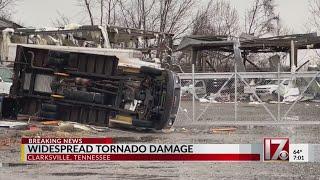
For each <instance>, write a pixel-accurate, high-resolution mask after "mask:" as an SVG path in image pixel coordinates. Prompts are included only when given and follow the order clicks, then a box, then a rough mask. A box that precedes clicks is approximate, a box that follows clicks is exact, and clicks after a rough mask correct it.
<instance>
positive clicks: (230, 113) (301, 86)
mask: <svg viewBox="0 0 320 180" xmlns="http://www.w3.org/2000/svg"><path fill="white" fill-rule="evenodd" d="M193 72H194V71H193ZM179 76H180V79H181V86H182V89H181V91H182V92H181V103H180V108H179V112H178V117H177V124H179V125H182V126H183V125H187V124H208V125H214V124H226V125H227V124H230V125H232V124H236V123H241V124H252V123H267V124H268V123H270V124H279V123H293V124H299V123H308V124H319V123H320V121H319V120H320V72H319V71H313V72H296V73H290V72H280V71H278V72H237V71H235V72H230V73H181V74H179Z"/></svg>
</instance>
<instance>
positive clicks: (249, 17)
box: [245, 0, 280, 36]
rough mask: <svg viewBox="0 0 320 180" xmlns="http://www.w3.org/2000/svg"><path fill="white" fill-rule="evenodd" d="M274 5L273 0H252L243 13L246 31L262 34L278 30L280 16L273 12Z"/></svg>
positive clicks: (252, 33)
mask: <svg viewBox="0 0 320 180" xmlns="http://www.w3.org/2000/svg"><path fill="white" fill-rule="evenodd" d="M275 6H276V5H275V4H274V0H254V2H253V4H252V6H251V7H250V8H249V9H248V10H247V11H246V14H245V31H246V33H247V34H251V35H255V36H262V35H264V34H266V33H270V32H271V33H274V34H276V33H277V32H279V31H280V30H279V26H280V18H279V14H276V13H275Z"/></svg>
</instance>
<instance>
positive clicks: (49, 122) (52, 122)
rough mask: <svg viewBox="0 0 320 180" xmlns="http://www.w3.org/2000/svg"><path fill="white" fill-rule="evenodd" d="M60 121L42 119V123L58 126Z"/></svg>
mask: <svg viewBox="0 0 320 180" xmlns="http://www.w3.org/2000/svg"><path fill="white" fill-rule="evenodd" d="M59 123H60V121H42V122H41V124H42V125H50V126H59Z"/></svg>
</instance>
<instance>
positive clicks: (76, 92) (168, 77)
mask: <svg viewBox="0 0 320 180" xmlns="http://www.w3.org/2000/svg"><path fill="white" fill-rule="evenodd" d="M118 62H119V59H118V58H117V57H116V56H112V55H105V54H104V55H103V54H101V53H100V54H98V53H94V52H92V53H83V52H74V51H68V49H67V48H66V50H63V51H61V50H54V49H43V48H40V47H39V48H35V47H28V46H23V45H18V46H17V50H16V59H15V65H14V78H13V85H12V87H11V92H10V96H11V98H13V99H14V100H15V101H16V103H17V104H18V110H17V113H20V114H27V115H30V116H38V117H41V118H42V119H58V120H64V121H76V122H80V123H86V124H93V125H102V126H109V125H111V124H118V125H121V126H129V127H143V128H150V129H163V128H170V127H171V126H172V124H173V123H174V120H175V117H176V114H177V111H178V107H179V102H180V81H179V78H178V77H177V76H176V75H175V74H174V73H173V72H171V71H168V70H162V69H155V68H152V67H147V66H142V67H140V68H130V67H127V66H119V64H118Z"/></svg>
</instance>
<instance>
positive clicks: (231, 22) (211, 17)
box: [192, 0, 240, 36]
mask: <svg viewBox="0 0 320 180" xmlns="http://www.w3.org/2000/svg"><path fill="white" fill-rule="evenodd" d="M238 17H239V16H238V13H237V11H236V9H235V8H234V7H232V6H231V5H230V2H228V1H222V0H211V1H209V3H208V5H207V7H206V8H205V10H199V11H198V13H197V16H196V18H195V20H194V23H193V28H192V33H193V34H210V35H224V36H236V35H237V34H238V33H239V29H240V28H239V18H238Z"/></svg>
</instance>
